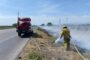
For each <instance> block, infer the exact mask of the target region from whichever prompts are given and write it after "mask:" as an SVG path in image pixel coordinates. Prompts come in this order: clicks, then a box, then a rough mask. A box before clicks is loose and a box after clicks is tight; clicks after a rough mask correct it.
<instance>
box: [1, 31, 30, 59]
mask: <svg viewBox="0 0 90 60" xmlns="http://www.w3.org/2000/svg"><path fill="white" fill-rule="evenodd" d="M28 40H29V38H20V37H18V35H17V33H16V30H15V29H7V30H0V60H15V58H16V57H17V55H18V54H19V53H20V51H21V50H22V48H23V47H24V46H25V44H26V43H27V41H28Z"/></svg>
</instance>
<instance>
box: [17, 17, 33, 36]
mask: <svg viewBox="0 0 90 60" xmlns="http://www.w3.org/2000/svg"><path fill="white" fill-rule="evenodd" d="M16 29H17V33H18V36H20V37H23V36H26V35H30V36H32V34H33V30H32V28H31V19H30V18H18V22H17V27H16Z"/></svg>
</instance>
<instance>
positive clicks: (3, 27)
mask: <svg viewBox="0 0 90 60" xmlns="http://www.w3.org/2000/svg"><path fill="white" fill-rule="evenodd" d="M11 28H14V27H13V26H0V30H2V29H11Z"/></svg>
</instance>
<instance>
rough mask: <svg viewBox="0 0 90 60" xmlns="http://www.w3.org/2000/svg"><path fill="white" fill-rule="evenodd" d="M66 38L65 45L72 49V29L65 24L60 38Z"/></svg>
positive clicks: (67, 48) (66, 47)
mask: <svg viewBox="0 0 90 60" xmlns="http://www.w3.org/2000/svg"><path fill="white" fill-rule="evenodd" d="M62 37H63V38H64V47H65V49H66V50H69V49H70V38H71V35H70V30H69V29H68V27H67V26H66V25H65V26H63V29H62V32H61V36H60V38H62Z"/></svg>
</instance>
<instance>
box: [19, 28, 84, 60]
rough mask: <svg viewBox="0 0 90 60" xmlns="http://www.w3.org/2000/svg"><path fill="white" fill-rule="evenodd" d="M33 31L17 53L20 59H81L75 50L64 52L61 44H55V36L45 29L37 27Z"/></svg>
mask: <svg viewBox="0 0 90 60" xmlns="http://www.w3.org/2000/svg"><path fill="white" fill-rule="evenodd" d="M34 32H35V35H34V36H33V37H32V38H30V40H29V41H28V43H27V44H26V46H25V48H24V49H23V51H22V52H21V54H20V55H19V57H20V59H21V60H83V59H82V58H81V57H80V56H79V55H78V54H77V52H76V51H74V50H71V51H67V52H64V47H63V45H62V44H61V45H59V46H58V45H55V44H54V43H53V42H54V41H55V38H54V37H53V36H52V35H49V34H48V33H47V31H45V30H43V29H40V28H38V29H36V30H34ZM20 59H19V60H20Z"/></svg>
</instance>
